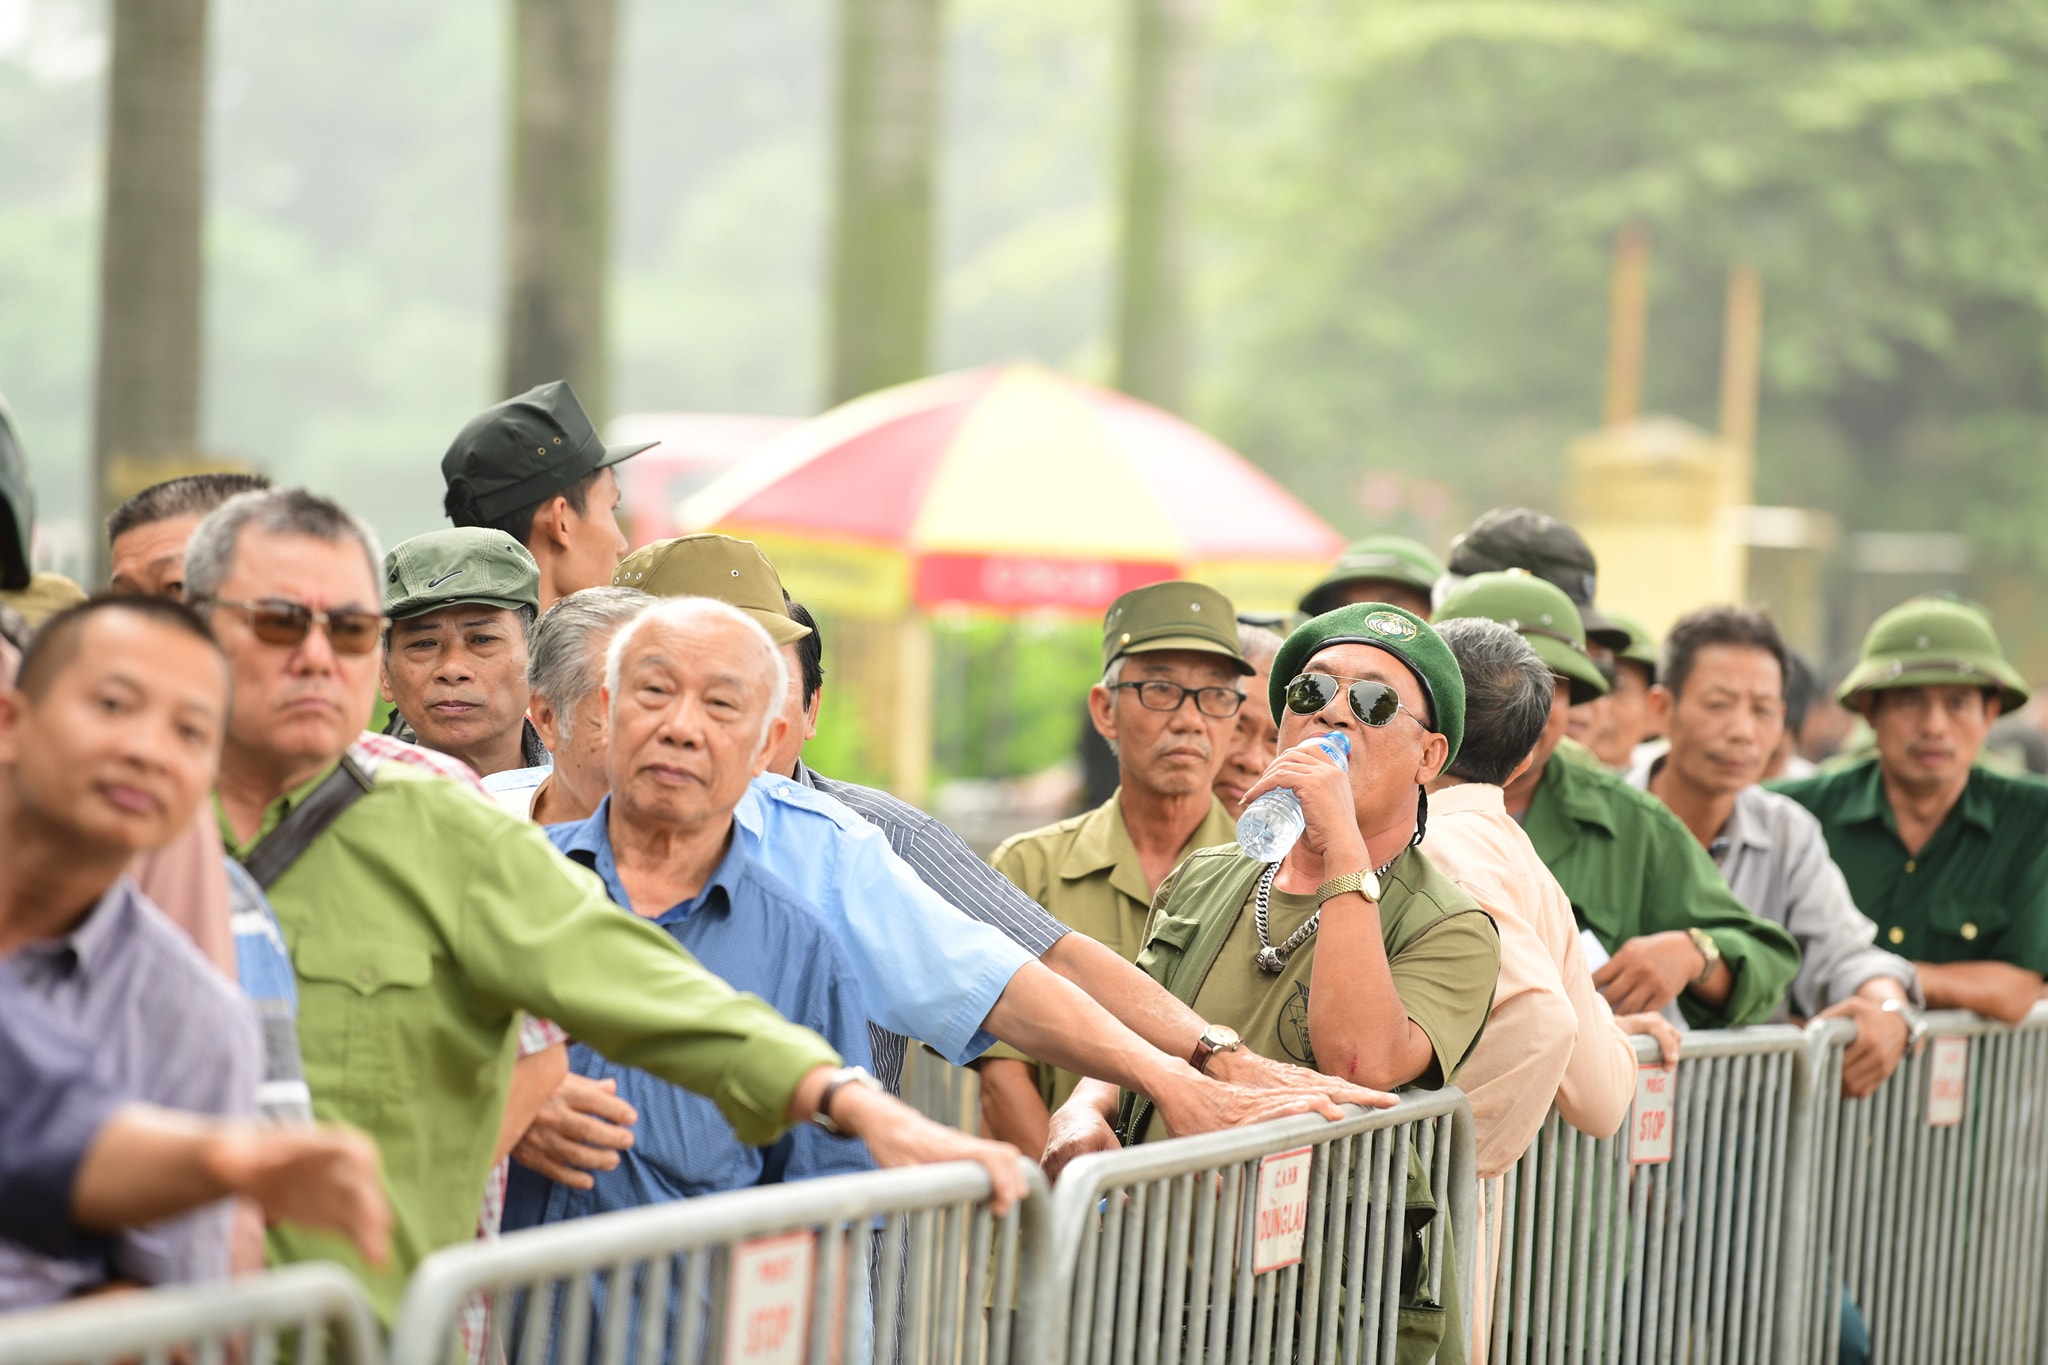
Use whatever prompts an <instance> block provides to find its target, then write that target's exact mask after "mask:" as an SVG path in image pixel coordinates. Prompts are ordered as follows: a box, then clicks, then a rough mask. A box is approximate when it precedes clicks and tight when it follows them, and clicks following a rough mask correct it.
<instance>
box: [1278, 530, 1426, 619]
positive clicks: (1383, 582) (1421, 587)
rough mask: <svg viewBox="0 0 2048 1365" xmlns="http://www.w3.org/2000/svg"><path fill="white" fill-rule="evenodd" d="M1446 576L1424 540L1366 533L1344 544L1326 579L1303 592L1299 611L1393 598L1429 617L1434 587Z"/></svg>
mask: <svg viewBox="0 0 2048 1365" xmlns="http://www.w3.org/2000/svg"><path fill="white" fill-rule="evenodd" d="M1443 576H1444V566H1443V562H1442V561H1441V560H1439V559H1438V558H1437V557H1436V556H1435V555H1433V554H1431V553H1430V552H1429V547H1428V546H1426V545H1424V544H1422V543H1421V542H1420V541H1415V540H1410V539H1408V537H1406V536H1367V537H1366V538H1365V539H1363V540H1354V541H1352V542H1351V543H1350V544H1349V545H1346V546H1345V547H1344V555H1343V557H1342V558H1341V559H1339V560H1338V561H1337V562H1336V563H1335V564H1333V565H1331V566H1330V571H1329V572H1328V573H1327V574H1324V575H1323V581H1322V582H1320V583H1318V584H1316V585H1315V586H1314V587H1313V588H1310V589H1309V590H1308V591H1307V592H1305V593H1303V594H1302V597H1301V611H1302V614H1303V615H1304V616H1321V615H1322V614H1323V613H1324V612H1326V611H1335V610H1336V609H1337V608H1339V607H1347V606H1350V605H1351V604H1352V603H1353V602H1390V603H1392V604H1393V605H1394V606H1397V607H1400V608H1402V609H1403V610H1406V611H1411V612H1414V613H1415V614H1416V615H1417V616H1420V617H1421V618H1422V619H1423V620H1425V621H1427V620H1428V619H1429V592H1430V589H1431V588H1434V587H1435V586H1436V581H1437V580H1438V579H1439V578H1442V577H1443Z"/></svg>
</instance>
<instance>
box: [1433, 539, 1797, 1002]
mask: <svg viewBox="0 0 2048 1365" xmlns="http://www.w3.org/2000/svg"><path fill="white" fill-rule="evenodd" d="M1460 617H1483V618H1485V619H1487V620H1492V621H1499V622H1501V623H1502V624H1503V625H1507V626H1510V627H1512V628H1513V629H1515V630H1517V631H1519V632H1520V633H1521V635H1522V637H1523V638H1524V639H1526V640H1527V641H1528V642H1529V644H1530V645H1531V646H1532V647H1533V648H1534V649H1535V650H1536V653H1537V654H1538V655H1539V656H1540V657H1541V658H1542V659H1543V661H1544V662H1545V663H1547V664H1549V665H1550V671H1551V674H1552V676H1553V678H1554V679H1555V682H1556V687H1557V698H1556V700H1557V704H1556V705H1554V706H1553V707H1552V708H1551V723H1550V725H1549V727H1548V728H1546V729H1545V731H1544V733H1543V738H1542V739H1540V740H1538V741H1537V744H1536V748H1535V751H1534V752H1533V753H1532V754H1531V755H1530V762H1529V770H1528V771H1527V772H1526V773H1524V774H1523V775H1522V776H1521V777H1520V778H1517V779H1516V780H1515V781H1514V782H1513V783H1511V784H1510V785H1509V786H1508V788H1507V810H1508V814H1510V815H1513V816H1515V817H1517V818H1518V819H1520V820H1521V821H1522V827H1523V829H1524V830H1526V831H1527V832H1528V835H1529V842H1530V843H1532V844H1534V845H1535V847H1536V852H1537V854H1538V856H1540V857H1541V858H1542V859H1543V861H1544V864H1545V865H1546V866H1547V867H1549V868H1550V870H1551V872H1552V874H1553V875H1555V876H1556V878H1557V880H1558V883H1559V885H1561V886H1563V887H1564V891H1565V894H1566V895H1567V896H1569V897H1570V898H1571V902H1572V912H1573V913H1574V914H1575V915H1576V916H1577V918H1578V921H1579V927H1580V928H1581V929H1585V930H1590V931H1591V932H1592V934H1593V936H1594V938H1596V939H1597V940H1599V944H1600V947H1601V949H1602V950H1603V951H1605V952H1606V953H1607V954H1608V955H1609V956H1608V960H1607V961H1606V962H1604V963H1601V964H1599V965H1598V966H1597V967H1596V969H1595V970H1594V973H1593V981H1594V984H1595V985H1597V986H1599V988H1600V993H1601V995H1602V996H1604V997H1605V998H1606V1000H1607V1003H1608V1004H1609V1005H1611V1006H1612V1007H1613V1008H1614V1011H1615V1013H1617V1014H1640V1013H1644V1012H1647V1011H1650V1010H1663V1009H1665V1008H1666V1007H1667V1006H1669V1005H1670V1004H1671V1003H1672V1002H1673V1001H1674V1000H1676V1001H1677V1002H1678V1006H1679V1009H1680V1011H1681V1012H1682V1014H1683V1016H1684V1018H1685V1019H1686V1020H1687V1021H1689V1022H1690V1023H1691V1024H1692V1025H1693V1026H1694V1027H1696V1028H1728V1027H1731V1026H1733V1025H1736V1024H1749V1023H1761V1022H1762V1021H1763V1020H1765V1019H1767V1018H1769V1017H1770V1015H1771V1012H1772V1011H1773V1010H1775V1009H1776V1008H1777V1006H1778V1001H1779V999H1780V998H1781V997H1782V996H1783V995H1784V993H1785V988H1786V987H1787V986H1788V985H1790V984H1791V981H1792V978H1793V976H1794V975H1795V974H1796V973H1797V971H1798V970H1799V949H1798V947H1797V946H1796V945H1795V944H1794V943H1793V941H1792V936H1791V935H1790V934H1788V933H1786V932H1785V930H1784V929H1783V928H1781V927H1779V926H1778V925H1776V924H1772V923H1770V922H1768V921H1766V920H1762V919H1759V918H1758V917H1757V916H1755V915H1753V914H1751V913H1750V912H1749V911H1748V910H1747V909H1746V908H1745V907H1744V906H1743V904H1742V902H1740V901H1738V900H1736V899H1735V896H1734V894H1733V893H1732V892H1730V891H1729V890H1728V886H1727V883H1725V882H1723V881H1722V880H1721V874H1720V872H1719V870H1718V869H1716V868H1715V866H1714V860H1713V859H1712V858H1710V857H1708V856H1707V851H1706V850H1705V849H1704V848H1702V847H1701V846H1700V844H1699V843H1698V841H1697V840H1695V839H1694V838H1693V837H1692V835H1691V833H1690V832H1688V831H1687V829H1686V827H1685V826H1684V825H1683V824H1682V823H1680V821H1679V819H1678V817H1677V816H1675V815H1673V814H1672V813H1671V812H1670V811H1669V810H1667V809H1666V808H1665V807H1664V804H1663V803H1662V802H1660V801H1658V800H1657V799H1656V798H1655V797H1653V796H1651V795H1649V794H1648V793H1647V792H1640V791H1637V790H1636V789H1635V788H1633V787H1631V786H1629V785H1628V783H1627V782H1626V781H1625V780H1624V779H1622V778H1620V777H1618V776H1616V775H1615V774H1613V773H1610V772H1608V771H1606V770H1605V769H1603V768H1600V767H1598V766H1596V765H1594V764H1591V763H1572V762H1566V761H1562V760H1561V759H1560V758H1559V756H1558V753H1557V749H1558V745H1559V743H1560V742H1562V741H1563V739H1564V723H1565V722H1564V718H1565V717H1566V716H1567V715H1568V714H1569V707H1568V705H1567V703H1568V702H1571V701H1575V700H1577V699H1579V698H1581V697H1582V696H1584V695H1585V694H1587V693H1589V692H1595V690H1596V689H1601V688H1604V686H1605V679H1603V678H1602V677H1601V675H1600V672H1599V670H1598V669H1596V668H1595V667H1594V666H1593V662H1592V660H1591V659H1590V658H1589V657H1588V656H1587V654H1586V633H1585V626H1584V625H1583V624H1582V622H1581V620H1580V617H1579V612H1578V609H1577V608H1576V607H1575V606H1574V605H1573V604H1572V602H1571V599H1570V598H1568V597H1567V596H1566V595H1565V593H1564V592H1563V590H1562V589H1560V588H1558V587H1557V586H1556V585H1554V584H1552V583H1550V582H1548V581H1547V580H1545V579H1542V578H1539V577H1537V576H1536V575H1534V574H1532V573H1527V572H1507V573H1479V574H1474V575H1472V576H1471V577H1470V578H1467V579H1466V580H1465V581H1464V582H1463V583H1461V584H1459V585H1458V586H1457V587H1456V588H1454V589H1452V590H1451V592H1450V593H1449V594H1448V595H1447V596H1446V597H1445V598H1444V600H1443V602H1442V603H1441V604H1439V606H1438V607H1437V620H1439V621H1449V620H1456V619H1458V618H1460Z"/></svg>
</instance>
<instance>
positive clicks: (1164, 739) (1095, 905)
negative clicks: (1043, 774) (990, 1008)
mask: <svg viewBox="0 0 2048 1365" xmlns="http://www.w3.org/2000/svg"><path fill="white" fill-rule="evenodd" d="M1102 666H1103V673H1102V681H1101V682H1100V683H1098V684H1096V686H1095V687H1094V688H1092V689H1091V690H1090V691H1089V694H1088V708H1089V718H1090V720H1091V721H1092V722H1093V724H1094V726H1095V730H1096V732H1097V733H1098V734H1100V735H1101V736H1102V737H1103V738H1104V739H1105V740H1107V741H1108V742H1109V745H1110V749H1111V751H1112V752H1113V753H1114V754H1115V755H1116V761H1117V789H1116V791H1114V792H1112V793H1111V794H1110V797H1109V799H1108V800H1107V801H1105V802H1103V803H1102V804H1101V805H1100V806H1097V807H1096V808H1095V809H1094V810H1092V811H1089V812H1087V813H1086V814H1084V815H1077V816H1074V817H1072V818H1070V819H1066V820H1062V821H1060V822H1059V823H1057V824H1053V825H1047V826H1046V827H1045V828H1043V829H1036V830H1032V831H1030V832H1028V833H1025V834H1018V835H1015V836H1013V837H1011V838H1009V839H1007V840H1005V841H1004V842H1003V844H1002V846H1001V847H999V848H998V849H996V851H995V856H994V857H993V858H991V859H990V860H989V861H990V862H991V863H992V864H994V866H995V869H996V870H997V871H998V872H1000V873H1002V874H1003V875H1004V876H1005V877H1008V878H1009V879H1010V880H1011V881H1012V882H1014V883H1015V884H1016V885H1017V887H1018V888H1019V889H1020V890H1022V891H1023V892H1024V894H1025V895H1027V896H1029V897H1031V899H1033V900H1035V901H1037V902H1038V903H1039V904H1040V905H1042V906H1044V907H1045V908H1046V910H1047V911H1048V912H1050V913H1051V914H1052V915H1053V916H1054V917H1055V918H1056V919H1058V920H1059V921H1060V922H1061V923H1063V924H1065V925H1067V926H1068V927H1069V928H1072V929H1076V930H1078V931H1080V932H1081V933H1084V934H1086V935H1088V936H1089V937H1090V938H1092V939H1094V940H1096V941H1097V942H1099V943H1102V944H1106V945H1107V946H1109V947H1110V948H1113V949H1115V950H1116V952H1117V954H1118V955H1119V956H1121V957H1123V958H1125V959H1134V958H1136V957H1137V955H1138V949H1139V948H1140V947H1142V946H1143V945H1144V941H1145V920H1146V916H1147V915H1148V914H1149V913H1150V911H1151V908H1152V893H1153V892H1154V891H1155V890H1157V889H1158V886H1159V883H1160V882H1162V881H1164V880H1165V879H1166V874H1167V873H1169V872H1171V871H1172V870H1173V869H1174V868H1175V867H1176V866H1178V865H1179V864H1180V862H1181V860H1182V859H1183V858H1185V857H1187V855H1188V854H1190V853H1192V852H1194V851H1195V850H1196V849H1198V848H1208V847H1210V846H1211V845H1214V844H1227V843H1230V842H1232V841H1233V840H1234V839H1236V837H1237V833H1236V829H1237V826H1236V824H1235V822H1234V821H1233V820H1232V818H1231V815H1230V812H1228V811H1226V810H1225V809H1224V808H1223V803H1222V802H1221V801H1218V800H1217V799H1216V797H1215V794H1214V793H1213V792H1212V791H1211V790H1210V788H1211V786H1212V785H1213V784H1214V782H1215V780H1216V774H1217V772H1218V771H1219V770H1220V769H1221V768H1222V766H1223V760H1224V759H1225V758H1226V757H1227V756H1228V754H1229V751H1230V746H1231V744H1232V743H1233V741H1234V739H1235V736H1236V731H1237V714H1238V711H1239V709H1240V708H1241V707H1242V706H1243V705H1244V691H1243V684H1242V682H1241V681H1240V680H1241V679H1243V678H1245V677H1248V676H1250V675H1251V673H1252V672H1253V671H1254V670H1253V667H1252V665H1251V664H1250V663H1249V662H1247V661H1246V659H1245V657H1244V652H1243V651H1242V650H1241V649H1240V648H1239V646H1238V637H1237V614H1236V610H1235V609H1234V608H1233V607H1232V606H1231V604H1230V599H1229V598H1227V597H1225V596H1224V595H1223V594H1222V593H1220V592H1218V591H1216V590H1215V589H1214V588H1210V587H1205V586H1204V585H1202V584H1200V583H1187V582H1178V581H1176V582H1169V583H1154V584H1151V585H1149V586H1147V587H1143V588H1136V589H1133V590H1132V591H1130V592H1127V593H1125V594H1123V595H1122V596H1121V597H1119V598H1117V599H1116V601H1114V602H1112V603H1111V604H1110V606H1109V610H1108V611H1107V612H1106V613H1104V615H1103V618H1102ZM1032 1066H1033V1064H1032V1063H1031V1062H1029V1061H1028V1060H1026V1059H1024V1058H1022V1057H1021V1056H1020V1055H1019V1054H1017V1053H1015V1052H1014V1051H1011V1050H1008V1049H992V1050H991V1052H990V1054H989V1056H988V1057H986V1058H985V1059H984V1060H983V1065H982V1083H983V1086H984V1088H986V1089H988V1090H989V1091H991V1092H992V1093H991V1098H992V1099H995V1100H996V1105H995V1106H993V1110H992V1112H993V1113H995V1114H997V1115H1007V1116H1008V1118H1009V1120H1010V1121H1013V1122H1015V1123H1017V1124H1018V1125H1019V1127H1018V1131H1019V1132H1020V1134H1029V1135H1031V1136H1038V1135H1040V1134H1041V1133H1042V1130H1043V1128H1044V1125H1045V1123H1046V1121H1047V1118H1048V1116H1049V1114H1050V1113H1051V1111H1052V1110H1054V1109H1057V1108H1059V1106H1060V1105H1061V1104H1062V1103H1064V1102H1065V1100H1066V1098H1067V1096H1068V1095H1070V1094H1072V1093H1073V1090H1074V1087H1075V1085H1077V1084H1078V1083H1079V1082H1080V1079H1081V1078H1080V1077H1079V1076H1076V1075H1074V1074H1072V1073H1071V1072H1055V1071H1053V1070H1052V1069H1051V1068H1049V1067H1036V1068H1035V1070H1030V1071H1028V1070H1027V1068H1031V1067H1032ZM1034 1092H1035V1094H1036V1096H1037V1098H1038V1100H1039V1101H1040V1103H1039V1104H1033V1103H1031V1099H1032V1095H1033V1093H1034ZM1019 1111H1021V1112H1019Z"/></svg>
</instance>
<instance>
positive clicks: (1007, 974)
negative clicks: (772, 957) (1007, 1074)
mask: <svg viewBox="0 0 2048 1365" xmlns="http://www.w3.org/2000/svg"><path fill="white" fill-rule="evenodd" d="M733 823H734V825H735V827H736V828H737V829H738V831H739V837H738V839H737V840H736V841H735V842H736V843H739V844H741V845H743V846H744V847H745V848H746V850H747V852H748V853H749V854H751V855H753V857H754V858H755V859H757V860H758V861H759V862H760V863H761V865H762V866H764V867H766V868H767V869H768V870H769V871H770V872H773V873H774V874H775V875H776V876H778V877H780V878H781V879H782V880H783V881H785V882H787V883H788V884H789V885H790V886H791V887H793V888H795V890H796V893H797V895H798V896H799V897H801V898H802V899H803V900H804V901H805V902H806V903H807V904H809V905H811V906H813V907H815V908H816V909H817V910H818V911H819V912H820V913H821V914H823V916H824V918H825V923H826V924H828V925H830V926H831V928H832V932H833V933H834V934H835V935H836V936H837V937H838V939H839V946H840V947H841V948H843V949H844V950H845V952H846V958H847V961H849V962H850V963H852V964H853V972H854V976H855V977H857V978H858V979H859V981H860V993H861V998H862V999H863V1000H865V1001H867V1006H868V1013H869V1016H870V1017H871V1018H873V1020H874V1021H875V1022H876V1023H877V1024H879V1025H881V1026H882V1027H883V1028H885V1029H890V1030H893V1031H895V1032H897V1033H902V1034H907V1035H909V1036H910V1037H912V1038H916V1039H920V1040H921V1041H923V1042H926V1043H929V1044H931V1046H932V1047H933V1048H935V1049H936V1050H937V1051H938V1052H940V1053H941V1054H942V1055H944V1056H945V1057H946V1059H947V1060H948V1061H951V1062H953V1063H954V1064H955V1065H958V1066H965V1065H966V1064H967V1063H969V1062H971V1061H973V1060H974V1059H975V1058H976V1057H979V1056H980V1055H981V1054H982V1053H984V1052H986V1051H988V1049H989V1048H990V1046H992V1045H993V1044H994V1042H995V1039H994V1037H992V1036H991V1035H990V1034H989V1033H987V1032H986V1031H985V1030H983V1028H982V1026H981V1021H982V1020H984V1019H986V1018H987V1017H988V1012H989V1011H990V1010H991V1009H994V1008H995V1003H996V1001H997V999H998V998H1000V997H1001V995H1002V993H1003V989H1004V988H1005V987H1006V986H1008V985H1009V984H1010V978H1011V977H1013V976H1015V975H1016V974H1017V970H1018V969H1019V968H1020V967H1022V966H1023V965H1024V964H1025V963H1027V962H1034V961H1036V960H1037V959H1036V957H1035V956H1034V955H1033V954H1032V953H1031V952H1030V950H1028V949H1026V948H1024V947H1022V946H1020V945H1018V944H1016V943H1013V942H1012V941H1011V940H1010V939H1009V938H1007V937H1005V936H1004V935H1003V934H1002V933H1001V932H1000V931H998V930H996V929H992V928H990V927H989V926H988V925H986V924H982V923H980V922H978V921H976V920H971V919H969V918H968V917H967V916H965V915H963V914H961V913H960V912H959V911H958V910H956V909H954V908H953V907H952V906H951V905H948V904H947V903H946V902H945V900H944V899H943V898H941V897H940V895H939V894H938V892H936V891H934V890H932V889H931V888H930V887H929V886H926V885H925V884H924V882H923V881H922V880H921V879H920V878H919V877H918V875H917V871H916V869H915V868H913V867H911V866H910V864H908V863H906V862H904V861H903V860H902V859H901V858H899V857H897V856H896V854H895V852H894V851H893V850H891V849H890V847H889V840H888V837H887V836H886V835H884V834H883V833H882V831H881V830H879V829H877V828H875V827H874V826H873V825H871V824H869V823H868V822H867V821H865V820H863V819H861V818H860V816H859V815H858V814H857V813H856V812H854V811H852V810H850V809H848V808H847V807H846V806H844V805H842V804H841V803H839V802H838V801H835V800H833V799H832V798H831V797H829V796H827V795H825V794H824V793H823V792H816V791H812V790H811V789H810V788H809V787H805V786H801V785H799V784H798V783H795V782H792V781H790V780H789V779H788V778H786V777H776V776H774V775H772V774H769V775H764V776H761V777H757V778H755V779H754V781H753V783H752V785H750V786H749V787H748V788H747V794H746V795H745V796H743V797H741V798H740V803H739V805H738V807H737V808H735V809H734V811H733Z"/></svg>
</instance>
